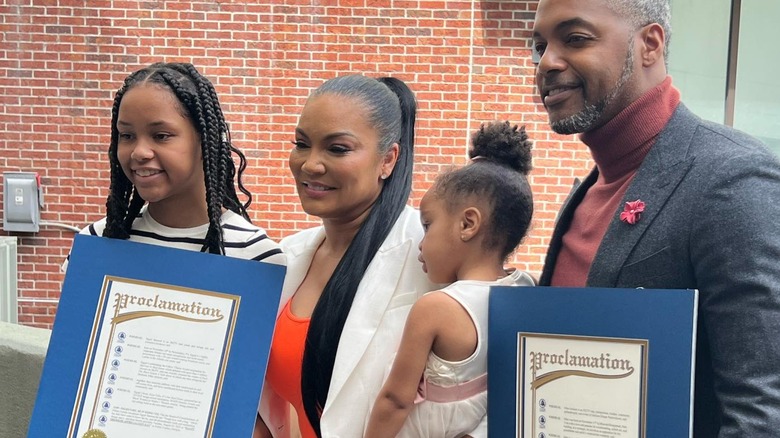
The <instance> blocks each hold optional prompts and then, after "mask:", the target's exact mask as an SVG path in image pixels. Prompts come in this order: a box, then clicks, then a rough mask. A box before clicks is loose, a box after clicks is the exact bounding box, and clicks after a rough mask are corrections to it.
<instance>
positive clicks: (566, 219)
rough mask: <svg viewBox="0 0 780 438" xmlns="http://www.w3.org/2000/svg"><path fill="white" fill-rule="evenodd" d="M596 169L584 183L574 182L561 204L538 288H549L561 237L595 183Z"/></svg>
mask: <svg viewBox="0 0 780 438" xmlns="http://www.w3.org/2000/svg"><path fill="white" fill-rule="evenodd" d="M598 176H599V171H598V169H593V170H592V171H591V173H590V174H589V175H588V177H587V178H585V181H582V182H580V181H579V179H576V178H575V180H574V185H573V186H572V188H571V191H570V192H569V195H568V196H567V197H566V200H565V201H564V202H563V207H561V210H560V212H559V214H558V217H557V218H556V220H555V229H554V231H553V234H552V237H551V238H550V244H549V246H548V247H547V255H546V256H545V259H544V268H543V269H542V275H541V276H540V277H539V285H540V286H549V285H550V280H552V273H553V267H555V261H556V260H557V259H558V253H559V252H560V251H561V245H562V240H563V235H564V234H566V231H568V230H569V226H571V220H572V218H573V217H574V210H575V209H576V208H577V206H578V205H579V204H580V202H582V198H583V197H584V196H585V192H587V191H588V189H589V188H590V186H592V185H593V184H595V183H596V180H597V179H598Z"/></svg>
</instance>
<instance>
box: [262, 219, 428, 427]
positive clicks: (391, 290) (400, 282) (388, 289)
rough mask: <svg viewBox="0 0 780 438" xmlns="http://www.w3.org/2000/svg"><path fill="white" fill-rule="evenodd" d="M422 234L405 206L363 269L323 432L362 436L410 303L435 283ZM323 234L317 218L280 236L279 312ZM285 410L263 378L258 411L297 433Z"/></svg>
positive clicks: (324, 414)
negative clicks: (424, 261)
mask: <svg viewBox="0 0 780 438" xmlns="http://www.w3.org/2000/svg"><path fill="white" fill-rule="evenodd" d="M422 235H423V230H422V226H421V225H420V216H419V212H418V211H417V210H415V209H414V208H412V207H409V206H407V207H406V208H405V209H404V211H403V212H402V213H401V215H400V217H399V218H398V220H397V221H396V223H395V225H394V226H393V228H392V230H391V231H390V234H389V235H388V236H387V238H386V239H385V241H384V242H383V243H382V245H381V247H380V248H379V251H378V252H377V254H376V256H374V259H373V260H372V261H371V263H370V264H369V265H368V268H367V269H366V273H365V275H364V276H363V279H362V280H361V282H360V285H359V286H358V290H357V293H356V294H355V300H354V301H353V303H352V309H351V310H350V312H349V316H348V317H347V320H346V322H345V324H344V330H343V332H342V334H341V339H340V341H339V346H338V351H337V353H336V361H335V364H334V368H333V376H332V378H331V381H330V390H329V392H328V399H327V401H326V403H325V408H324V410H323V412H322V417H321V419H320V427H321V431H322V436H323V437H327V438H361V437H362V436H363V431H364V430H365V427H366V424H367V423H368V418H369V414H370V411H371V408H372V407H373V405H374V401H375V400H376V397H377V395H378V394H379V390H380V389H381V388H382V384H383V383H384V379H385V377H386V373H387V371H388V370H389V367H390V365H391V364H390V363H389V361H390V360H391V358H392V357H393V356H394V355H395V352H396V350H397V349H398V345H399V344H400V341H401V335H402V334H403V328H404V324H405V322H406V317H407V315H408V313H409V310H410V309H411V306H412V304H414V302H415V301H416V300H417V298H419V297H420V296H422V295H423V294H424V293H425V292H428V291H430V290H434V289H436V285H434V284H432V283H430V282H429V281H428V278H427V276H426V275H425V273H424V272H423V271H422V265H421V264H420V262H419V261H418V260H417V256H418V254H419V249H418V246H419V243H420V240H421V239H422ZM324 238H325V230H324V228H323V227H321V226H320V227H316V228H311V229H308V230H304V231H301V232H299V233H296V234H294V235H292V236H289V237H287V238H285V239H283V240H282V242H281V246H282V251H283V252H284V253H285V255H286V256H287V275H286V276H285V279H284V287H283V288H282V298H281V301H280V304H279V309H278V311H277V316H278V314H279V313H280V312H281V310H282V308H283V307H284V305H285V304H286V303H287V301H288V300H289V299H290V298H291V297H292V296H293V294H294V293H295V291H296V290H297V289H298V286H300V284H301V282H302V281H303V279H304V277H305V276H306V273H307V272H308V270H309V265H310V264H311V261H312V258H313V257H314V252H315V251H316V250H317V248H318V247H319V245H320V244H321V243H322V241H323V239H324ZM289 410H290V405H289V404H288V403H287V402H286V401H284V400H283V399H282V398H281V397H279V396H278V395H277V394H276V393H274V391H273V390H272V389H271V388H270V386H269V385H267V384H266V385H264V387H263V396H262V398H261V401H260V408H259V413H260V415H261V416H262V417H263V419H264V420H265V423H266V425H267V426H268V428H269V429H270V430H271V433H273V435H274V437H284V438H287V437H291V436H296V433H297V429H298V426H297V424H290V415H289ZM300 415H305V414H304V413H303V412H301V413H300Z"/></svg>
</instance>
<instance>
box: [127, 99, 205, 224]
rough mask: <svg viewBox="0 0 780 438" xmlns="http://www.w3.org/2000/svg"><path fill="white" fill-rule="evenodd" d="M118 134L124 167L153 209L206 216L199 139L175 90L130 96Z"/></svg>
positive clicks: (181, 214)
mask: <svg viewBox="0 0 780 438" xmlns="http://www.w3.org/2000/svg"><path fill="white" fill-rule="evenodd" d="M117 132H118V133H119V139H118V146H117V156H118V158H119V163H120V164H121V166H122V170H123V171H124V173H125V175H126V176H127V178H128V179H129V180H130V181H131V182H132V183H133V185H135V187H136V188H137V189H138V192H139V193H140V194H141V197H143V198H144V199H145V200H146V201H147V202H149V204H150V209H151V208H153V207H154V209H155V210H156V211H158V212H162V211H170V212H176V214H178V215H179V216H185V215H187V214H189V213H188V212H190V211H199V213H200V214H199V215H198V217H200V216H202V215H203V214H204V213H205V199H206V188H205V187H206V185H205V182H204V177H203V164H202V153H201V145H200V135H198V132H197V131H196V129H195V126H194V125H193V124H192V122H191V121H190V119H189V118H187V117H185V116H183V115H182V108H181V107H180V104H179V102H178V100H177V99H176V97H175V96H174V95H173V93H172V92H171V91H170V90H168V89H166V88H164V87H162V86H159V85H155V84H141V85H138V86H136V87H134V88H131V89H130V90H128V91H127V92H126V93H125V95H124V96H123V98H122V102H121V103H120V105H119V115H118V119H117ZM196 209H197V210H196ZM155 218H156V219H157V220H160V218H158V217H157V216H155Z"/></svg>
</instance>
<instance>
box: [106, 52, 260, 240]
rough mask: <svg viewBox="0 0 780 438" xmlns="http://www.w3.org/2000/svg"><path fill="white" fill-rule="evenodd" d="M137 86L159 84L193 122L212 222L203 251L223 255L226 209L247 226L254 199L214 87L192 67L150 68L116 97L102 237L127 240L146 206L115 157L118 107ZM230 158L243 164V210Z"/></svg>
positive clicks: (128, 81) (160, 65) (240, 185)
mask: <svg viewBox="0 0 780 438" xmlns="http://www.w3.org/2000/svg"><path fill="white" fill-rule="evenodd" d="M139 84H155V85H158V86H161V87H164V88H166V89H168V90H170V91H171V93H173V95H174V96H175V97H176V100H177V101H178V102H179V104H180V108H179V110H180V112H181V114H182V116H184V117H186V118H188V119H190V120H191V121H192V124H193V125H194V126H195V129H196V130H197V131H198V134H200V139H201V150H202V154H203V173H204V177H205V178H204V179H205V181H206V205H207V208H208V217H209V228H208V231H207V232H206V236H205V239H204V243H203V248H202V249H201V251H204V252H205V251H208V252H210V253H213V254H225V247H224V244H223V232H222V225H221V224H220V217H221V216H222V208H223V207H224V208H227V209H229V210H231V211H233V212H235V213H237V214H240V215H241V216H243V217H244V218H245V219H247V220H249V215H248V213H247V208H248V207H249V205H250V204H251V203H252V194H251V193H249V191H248V190H247V189H246V188H245V187H244V185H243V183H242V181H241V177H242V175H243V173H244V170H245V169H246V157H245V156H244V154H243V153H241V151H240V150H238V149H237V148H235V147H234V146H233V145H232V144H231V142H230V131H229V130H228V125H227V122H225V116H224V114H223V113H222V108H221V107H220V105H219V99H218V98H217V92H216V91H215V90H214V86H213V85H212V84H211V82H210V81H209V80H208V79H206V78H205V77H204V76H203V75H201V74H200V73H199V72H198V71H197V70H196V69H195V67H194V66H192V64H185V63H156V64H152V65H150V66H149V67H146V68H144V69H141V70H138V71H136V72H135V73H132V74H131V75H130V76H128V77H127V78H126V79H125V82H124V84H123V85H122V88H120V89H119V91H117V93H116V97H115V98H114V106H113V108H112V109H111V145H110V147H109V149H108V156H109V160H110V162H111V189H110V193H109V195H108V199H107V200H106V210H107V213H106V228H105V230H104V231H103V236H105V237H112V238H115V239H128V238H129V237H130V230H131V229H132V226H133V221H135V219H136V218H137V217H138V214H139V213H140V211H141V208H142V207H143V205H144V204H145V203H146V201H145V200H144V199H143V198H142V197H141V195H140V194H139V193H138V190H137V189H136V188H135V187H134V186H133V184H132V183H131V182H130V180H129V179H128V178H127V176H126V175H125V173H124V172H123V171H122V166H121V164H120V163H119V159H118V156H117V144H118V140H119V132H118V131H117V118H118V116H119V106H120V105H121V104H122V97H123V96H124V95H125V93H127V91H128V90H130V89H132V88H133V87H135V86H137V85H139ZM232 153H235V154H236V155H237V156H238V159H239V166H238V177H237V179H238V188H239V190H240V191H241V192H242V193H243V194H244V195H246V197H247V201H246V203H243V204H242V203H241V201H239V199H238V195H237V193H236V188H235V185H234V178H235V175H236V166H235V163H234V162H233V157H232V155H231V154H232Z"/></svg>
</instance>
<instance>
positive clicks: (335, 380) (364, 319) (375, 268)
mask: <svg viewBox="0 0 780 438" xmlns="http://www.w3.org/2000/svg"><path fill="white" fill-rule="evenodd" d="M388 240H390V237H388ZM412 246H413V245H412V241H411V240H406V241H403V242H401V243H399V244H398V245H396V246H394V247H390V248H380V251H379V252H378V253H377V254H376V256H375V257H374V260H373V261H372V262H371V264H370V265H369V267H368V269H367V270H366V273H365V275H364V276H363V280H362V281H361V282H360V286H358V291H357V294H356V295H355V300H354V301H353V302H352V310H351V311H350V312H349V316H348V317H347V320H346V322H345V323H344V330H343V331H342V333H341V339H340V340H339V348H338V353H337V354H336V362H335V363H336V366H334V368H333V375H332V377H331V380H330V389H329V390H328V402H327V403H326V406H325V410H326V411H327V410H328V407H329V405H330V404H331V402H332V401H333V400H336V399H337V398H338V397H339V393H340V392H341V390H342V388H344V384H345V382H346V381H347V378H349V376H350V375H352V374H353V372H354V371H355V368H356V367H357V365H358V363H359V362H360V360H361V358H362V357H363V355H364V353H365V352H366V349H367V348H368V345H369V343H370V342H371V339H372V338H373V337H374V334H375V333H376V331H377V327H378V326H379V324H380V322H382V315H383V314H384V313H385V310H386V309H387V306H388V304H389V303H390V300H391V299H392V298H393V296H394V295H395V292H396V290H397V288H398V282H399V280H400V278H401V271H402V270H403V268H404V264H405V262H406V260H407V255H408V253H409V251H411V250H412V249H413V248H412ZM369 365H370V366H384V365H382V364H379V363H373V364H369Z"/></svg>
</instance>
